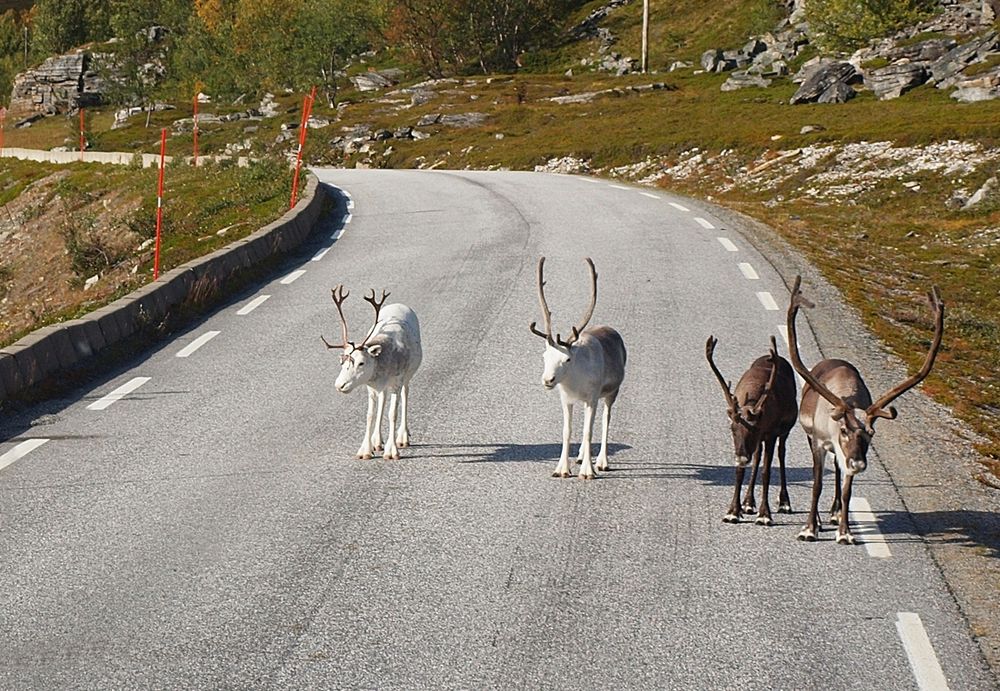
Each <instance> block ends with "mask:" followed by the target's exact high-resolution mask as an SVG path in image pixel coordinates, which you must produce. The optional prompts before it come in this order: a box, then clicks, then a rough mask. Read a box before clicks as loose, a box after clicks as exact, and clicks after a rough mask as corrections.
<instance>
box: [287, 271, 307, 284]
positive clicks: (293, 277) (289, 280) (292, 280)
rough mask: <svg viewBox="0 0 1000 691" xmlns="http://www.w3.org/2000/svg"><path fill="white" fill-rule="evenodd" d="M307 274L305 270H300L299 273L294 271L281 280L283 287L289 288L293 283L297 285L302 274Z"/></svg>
mask: <svg viewBox="0 0 1000 691" xmlns="http://www.w3.org/2000/svg"><path fill="white" fill-rule="evenodd" d="M305 272H306V270H305V269H299V270H298V271H293V272H292V273H290V274H288V275H287V276H285V277H284V278H283V279H281V285H283V286H287V285H290V284H292V283H295V281H297V280H298V279H299V278H301V277H302V274H304V273H305Z"/></svg>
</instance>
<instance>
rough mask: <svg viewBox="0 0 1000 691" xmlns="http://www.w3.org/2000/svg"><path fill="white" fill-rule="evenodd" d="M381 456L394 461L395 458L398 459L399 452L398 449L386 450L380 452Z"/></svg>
mask: <svg viewBox="0 0 1000 691" xmlns="http://www.w3.org/2000/svg"><path fill="white" fill-rule="evenodd" d="M382 458H384V459H385V460H387V461H396V460H399V452H398V451H386V452H385V453H383V454H382Z"/></svg>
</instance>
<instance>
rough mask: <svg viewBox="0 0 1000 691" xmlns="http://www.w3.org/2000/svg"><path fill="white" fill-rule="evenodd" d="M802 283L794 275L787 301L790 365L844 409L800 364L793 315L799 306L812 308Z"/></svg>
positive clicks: (839, 407)
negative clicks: (803, 290) (803, 291)
mask: <svg viewBox="0 0 1000 691" xmlns="http://www.w3.org/2000/svg"><path fill="white" fill-rule="evenodd" d="M801 285H802V276H796V277H795V284H794V285H792V296H791V299H790V300H789V303H788V356H789V359H790V360H791V361H792V367H794V368H795V371H796V372H798V373H799V376H801V377H802V379H804V380H805V382H806V384H808V385H809V386H810V387H812V388H813V389H815V391H816V393H818V394H819V395H820V396H822V397H823V398H825V399H826V400H827V401H829V403H830V405H832V406H833V407H834V408H836V409H838V410H840V411H846V410H847V409H848V408H849V407H850V406H848V405H847V403H846V402H845V401H844V399H842V398H841V397H840V396H838V395H836V394H835V393H833V392H832V391H830V389H828V388H826V387H825V386H823V385H822V384H820V383H819V381H818V380H817V379H816V377H814V376H813V375H812V373H811V372H810V371H809V369H808V368H807V367H806V366H805V365H804V364H802V358H800V357H799V343H798V336H797V335H796V333H795V315H797V314H798V312H799V308H800V307H808V308H812V307H814V306H815V305H813V303H812V302H810V301H809V300H807V299H806V298H805V296H804V295H803V294H802V290H801V288H800V286H801Z"/></svg>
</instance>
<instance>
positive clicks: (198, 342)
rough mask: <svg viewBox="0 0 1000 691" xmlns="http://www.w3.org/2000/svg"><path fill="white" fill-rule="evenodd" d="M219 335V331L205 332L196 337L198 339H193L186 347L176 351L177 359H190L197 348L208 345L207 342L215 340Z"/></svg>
mask: <svg viewBox="0 0 1000 691" xmlns="http://www.w3.org/2000/svg"><path fill="white" fill-rule="evenodd" d="M220 333H222V332H221V331H206V332H205V333H203V334H202V335H201V336H198V338H196V339H194V340H193V341H191V342H190V343H188V344H187V345H186V346H184V347H183V348H181V349H180V350H179V351H178V353H177V357H191V356H192V355H194V352H195V351H196V350H198V348H201V347H202V346H203V345H205V344H206V343H208V342H209V341H211V340H212V339H213V338H215V337H216V336H218V335H219V334H220Z"/></svg>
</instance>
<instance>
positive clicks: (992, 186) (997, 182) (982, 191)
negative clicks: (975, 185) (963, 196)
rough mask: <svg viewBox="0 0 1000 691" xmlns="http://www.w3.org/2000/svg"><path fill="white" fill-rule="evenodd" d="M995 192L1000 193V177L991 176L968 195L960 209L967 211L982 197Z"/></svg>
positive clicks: (987, 196) (985, 197) (990, 195)
mask: <svg viewBox="0 0 1000 691" xmlns="http://www.w3.org/2000/svg"><path fill="white" fill-rule="evenodd" d="M997 193H1000V178H997V176H993V177H991V178H990V179H989V180H987V181H986V182H985V183H983V186H982V187H980V188H979V189H978V190H976V191H975V192H974V193H973V194H972V196H971V197H969V199H968V201H966V202H965V204H963V205H962V211H968V210H969V209H971V208H972V207H974V206H976V205H977V204H980V203H982V201H983V200H984V199H987V198H989V197H992V196H993V195H995V194H997Z"/></svg>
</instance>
